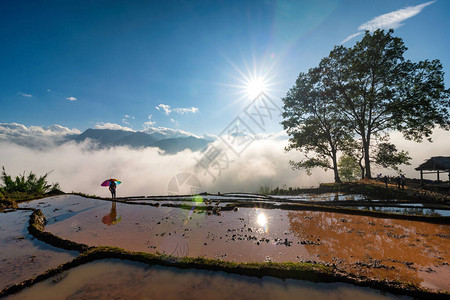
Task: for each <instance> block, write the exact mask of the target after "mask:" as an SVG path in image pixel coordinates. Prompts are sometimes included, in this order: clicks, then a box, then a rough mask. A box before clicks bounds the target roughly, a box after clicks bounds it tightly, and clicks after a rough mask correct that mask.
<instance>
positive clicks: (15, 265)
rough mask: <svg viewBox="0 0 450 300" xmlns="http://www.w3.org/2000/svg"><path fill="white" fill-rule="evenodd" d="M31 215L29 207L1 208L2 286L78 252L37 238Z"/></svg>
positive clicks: (0, 269) (69, 258)
mask: <svg viewBox="0 0 450 300" xmlns="http://www.w3.org/2000/svg"><path fill="white" fill-rule="evenodd" d="M30 215H31V211H26V210H16V211H6V212H0V253H1V255H0V290H1V289H4V288H5V287H6V286H8V285H11V284H14V283H16V282H21V281H23V280H25V279H28V278H30V277H33V276H36V275H39V274H41V273H43V272H44V271H46V270H47V269H49V268H54V267H56V266H58V265H59V264H62V263H65V262H67V261H69V260H71V259H73V258H75V257H76V256H77V255H78V252H75V251H65V250H61V249H59V248H56V247H52V246H50V245H47V244H46V243H44V242H41V241H39V240H37V239H35V238H33V236H31V235H30V234H29V233H28V230H27V227H28V219H29V216H30Z"/></svg>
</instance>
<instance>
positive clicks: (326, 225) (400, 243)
mask: <svg viewBox="0 0 450 300" xmlns="http://www.w3.org/2000/svg"><path fill="white" fill-rule="evenodd" d="M288 217H289V222H290V229H291V230H292V231H293V232H294V234H296V235H297V236H298V237H299V239H300V240H301V241H304V240H308V241H311V242H314V243H316V244H315V245H314V244H312V243H308V242H307V243H306V245H305V248H306V249H307V250H308V251H309V252H310V254H311V255H312V256H319V257H320V259H322V260H324V261H327V262H331V263H337V266H338V268H344V269H346V270H347V271H350V272H352V271H353V272H355V269H356V267H357V265H355V263H357V262H358V265H359V266H365V267H364V268H362V269H361V270H358V269H356V272H359V271H361V273H365V274H366V275H369V276H370V277H375V278H377V277H378V278H389V279H391V280H394V279H400V280H405V281H407V280H412V281H415V282H421V281H422V279H419V275H418V272H417V271H419V270H425V269H427V268H428V267H430V266H431V267H434V266H435V265H442V264H443V263H445V262H448V261H449V259H450V256H449V255H448V253H447V251H446V249H449V248H450V241H449V239H448V238H447V237H448V235H449V233H450V232H449V227H448V226H446V225H436V224H428V223H423V222H412V221H405V220H393V219H381V218H373V217H367V216H355V215H345V214H338V213H328V212H312V211H299V212H289V213H288ZM438 235H440V236H438ZM446 236H447V237H446ZM336 258H337V259H336ZM439 258H440V259H439ZM342 260H345V261H346V263H345V264H340V263H339V262H342ZM361 262H362V264H361ZM351 264H352V265H351ZM368 266H369V267H368ZM391 267H394V268H392V269H391Z"/></svg>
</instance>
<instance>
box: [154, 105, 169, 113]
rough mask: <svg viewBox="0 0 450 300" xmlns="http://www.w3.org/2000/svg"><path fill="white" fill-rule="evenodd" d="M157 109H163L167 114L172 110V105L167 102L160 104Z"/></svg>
mask: <svg viewBox="0 0 450 300" xmlns="http://www.w3.org/2000/svg"><path fill="white" fill-rule="evenodd" d="M156 109H157V110H163V111H164V113H165V114H166V115H169V114H170V113H171V112H172V110H171V109H170V105H167V104H160V105H158V106H156Z"/></svg>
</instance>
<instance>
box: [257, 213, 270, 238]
mask: <svg viewBox="0 0 450 300" xmlns="http://www.w3.org/2000/svg"><path fill="white" fill-rule="evenodd" d="M256 223H258V225H259V226H261V227H262V228H263V230H264V232H265V233H268V232H269V224H268V222H267V217H266V215H265V214H264V213H263V212H259V213H258V216H257V218H256Z"/></svg>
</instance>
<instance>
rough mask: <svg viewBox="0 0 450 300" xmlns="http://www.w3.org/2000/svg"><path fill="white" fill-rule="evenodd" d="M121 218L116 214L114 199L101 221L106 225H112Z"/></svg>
mask: <svg viewBox="0 0 450 300" xmlns="http://www.w3.org/2000/svg"><path fill="white" fill-rule="evenodd" d="M121 220H122V217H121V216H120V215H118V214H117V210H116V201H113V202H112V206H111V211H110V212H109V214H107V215H105V216H104V217H103V218H102V222H103V223H104V224H106V225H108V226H111V225H114V224H116V223H118V222H120V221H121Z"/></svg>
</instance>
